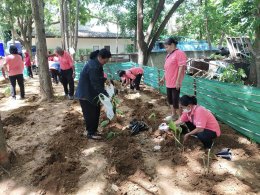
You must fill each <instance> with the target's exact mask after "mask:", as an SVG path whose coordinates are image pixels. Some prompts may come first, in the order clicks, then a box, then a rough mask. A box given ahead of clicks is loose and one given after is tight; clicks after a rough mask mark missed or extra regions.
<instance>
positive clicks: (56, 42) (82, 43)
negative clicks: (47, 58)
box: [32, 38, 133, 54]
mask: <svg viewBox="0 0 260 195" xmlns="http://www.w3.org/2000/svg"><path fill="white" fill-rule="evenodd" d="M46 41H47V48H48V49H55V48H56V47H57V46H61V38H46ZM32 43H33V45H35V39H34V38H33V40H32ZM130 44H133V41H131V40H130V39H118V53H126V46H127V45H130ZM94 46H98V47H99V49H102V48H104V47H105V46H110V51H111V53H112V54H115V53H116V39H112V38H110V39H109V38H106V39H104V38H100V39H98V38H95V39H93V38H79V39H78V49H90V50H91V51H92V50H93V47H94Z"/></svg>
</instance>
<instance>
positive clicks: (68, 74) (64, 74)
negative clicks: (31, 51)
mask: <svg viewBox="0 0 260 195" xmlns="http://www.w3.org/2000/svg"><path fill="white" fill-rule="evenodd" d="M55 53H56V54H57V56H58V58H59V62H60V69H61V78H62V85H63V88H64V92H65V96H66V97H68V98H69V99H70V100H73V99H74V78H75V68H74V63H73V59H72V57H71V56H70V54H69V53H68V52H67V51H64V50H63V49H62V48H60V47H57V48H56V49H55ZM49 57H51V56H49ZM68 85H69V90H68Z"/></svg>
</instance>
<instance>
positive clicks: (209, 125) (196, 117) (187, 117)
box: [180, 105, 221, 137]
mask: <svg viewBox="0 0 260 195" xmlns="http://www.w3.org/2000/svg"><path fill="white" fill-rule="evenodd" d="M180 119H181V122H188V121H190V122H192V123H193V124H194V125H195V126H196V127H198V128H202V129H208V130H211V131H214V132H216V134H217V136H218V137H219V136H220V134H221V132H220V127H219V124H218V121H217V120H216V118H215V117H214V116H213V114H212V113H211V112H210V111H209V110H207V109H206V108H204V107H202V106H199V105H197V106H194V107H193V109H192V111H191V112H190V113H182V115H181V118H180Z"/></svg>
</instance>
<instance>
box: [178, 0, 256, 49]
mask: <svg viewBox="0 0 260 195" xmlns="http://www.w3.org/2000/svg"><path fill="white" fill-rule="evenodd" d="M200 2H201V3H199V1H197V0H193V1H187V2H186V3H185V4H184V5H183V6H182V7H181V9H179V10H178V16H177V25H178V32H177V33H178V35H180V36H189V37H191V38H194V39H206V38H207V37H206V35H207V33H206V28H205V25H206V24H205V16H207V18H208V27H209V30H210V38H211V40H212V42H213V43H215V44H218V42H219V39H220V37H221V34H222V33H223V32H225V34H227V35H229V36H241V35H245V34H249V33H250V31H254V30H255V28H254V27H250V26H251V25H252V24H254V23H255V20H256V19H255V13H256V11H257V10H256V8H257V6H256V4H255V2H256V1H255V0H248V1H245V0H202V1H200ZM205 2H207V3H205ZM194 16H195V17H194Z"/></svg>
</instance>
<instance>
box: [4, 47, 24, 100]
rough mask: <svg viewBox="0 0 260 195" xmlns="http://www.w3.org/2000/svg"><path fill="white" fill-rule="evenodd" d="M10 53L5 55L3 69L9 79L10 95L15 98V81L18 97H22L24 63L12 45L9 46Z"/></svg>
mask: <svg viewBox="0 0 260 195" xmlns="http://www.w3.org/2000/svg"><path fill="white" fill-rule="evenodd" d="M9 52H10V55H8V56H6V58H5V63H4V69H5V70H6V71H7V72H8V75H9V80H10V83H11V95H12V98H13V99H16V89H15V87H16V81H17V83H18V85H19V87H20V98H21V99H24V95H25V92H24V79H23V69H24V64H23V60H22V57H21V56H20V55H19V54H18V50H17V48H16V47H15V46H14V45H11V46H10V49H9Z"/></svg>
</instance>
